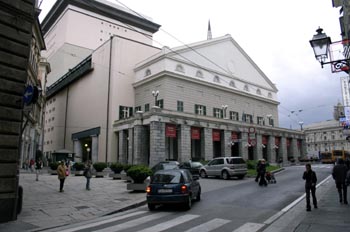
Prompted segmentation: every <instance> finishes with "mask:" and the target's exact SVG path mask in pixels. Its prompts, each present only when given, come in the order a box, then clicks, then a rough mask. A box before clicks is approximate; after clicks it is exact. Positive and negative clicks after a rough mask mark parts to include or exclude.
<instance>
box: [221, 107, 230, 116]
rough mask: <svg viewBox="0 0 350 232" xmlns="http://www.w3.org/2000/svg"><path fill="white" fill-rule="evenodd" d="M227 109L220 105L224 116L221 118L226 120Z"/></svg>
mask: <svg viewBox="0 0 350 232" xmlns="http://www.w3.org/2000/svg"><path fill="white" fill-rule="evenodd" d="M227 107H228V106H227V105H222V106H221V108H222V110H223V113H224V115H223V116H224V119H226V110H227Z"/></svg>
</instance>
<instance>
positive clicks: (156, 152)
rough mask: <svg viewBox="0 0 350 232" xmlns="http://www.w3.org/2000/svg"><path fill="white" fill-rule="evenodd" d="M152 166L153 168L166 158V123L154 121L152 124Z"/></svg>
mask: <svg viewBox="0 0 350 232" xmlns="http://www.w3.org/2000/svg"><path fill="white" fill-rule="evenodd" d="M150 155H151V157H150V166H151V167H153V166H154V165H155V164H157V163H158V162H160V161H164V160H165V159H166V157H165V123H163V122H159V121H153V122H151V123H150Z"/></svg>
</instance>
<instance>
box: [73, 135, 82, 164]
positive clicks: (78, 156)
mask: <svg viewBox="0 0 350 232" xmlns="http://www.w3.org/2000/svg"><path fill="white" fill-rule="evenodd" d="M73 146H74V151H73V152H74V153H75V154H74V161H75V162H81V161H82V158H83V148H82V146H81V141H80V140H79V139H74V141H73Z"/></svg>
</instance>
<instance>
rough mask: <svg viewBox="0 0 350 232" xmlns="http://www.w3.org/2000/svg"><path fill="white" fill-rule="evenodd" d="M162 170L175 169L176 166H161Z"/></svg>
mask: <svg viewBox="0 0 350 232" xmlns="http://www.w3.org/2000/svg"><path fill="white" fill-rule="evenodd" d="M162 165H163V169H164V170H168V169H176V168H177V167H178V166H177V165H176V164H162Z"/></svg>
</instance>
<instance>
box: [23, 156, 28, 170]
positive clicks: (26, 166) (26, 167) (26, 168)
mask: <svg viewBox="0 0 350 232" xmlns="http://www.w3.org/2000/svg"><path fill="white" fill-rule="evenodd" d="M28 167H29V160H28V159H26V160H25V161H24V169H25V170H26V171H28Z"/></svg>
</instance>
